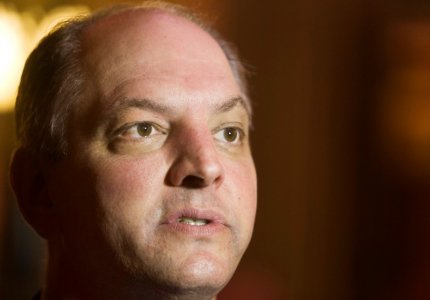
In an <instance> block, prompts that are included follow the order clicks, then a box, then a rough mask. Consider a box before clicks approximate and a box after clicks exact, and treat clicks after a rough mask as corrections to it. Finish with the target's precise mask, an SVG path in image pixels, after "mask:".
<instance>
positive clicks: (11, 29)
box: [0, 4, 89, 113]
mask: <svg viewBox="0 0 430 300" xmlns="http://www.w3.org/2000/svg"><path fill="white" fill-rule="evenodd" d="M88 11H89V9H88V8H86V7H84V6H76V7H71V6H67V7H59V8H56V9H54V10H51V11H50V12H48V13H47V14H45V15H44V16H43V17H42V19H41V21H40V22H36V21H35V18H34V17H33V16H32V15H31V13H28V12H24V13H22V14H20V13H18V12H16V11H14V10H12V9H9V8H6V7H5V6H3V5H1V4H0V113H1V112H4V111H10V110H12V109H13V106H14V103H15V98H16V93H17V90H18V85H19V81H20V78H21V73H22V69H23V67H24V63H25V60H26V58H27V56H28V54H29V53H30V51H31V50H32V49H33V48H34V47H35V46H36V45H37V43H38V42H39V40H40V39H41V38H43V37H44V36H45V35H46V34H47V33H48V32H49V31H50V30H51V29H52V28H53V27H54V26H55V25H56V24H57V23H59V22H61V21H64V20H67V19H69V18H72V17H74V16H76V15H82V14H86V13H87V12H88Z"/></svg>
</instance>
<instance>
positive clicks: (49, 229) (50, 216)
mask: <svg viewBox="0 0 430 300" xmlns="http://www.w3.org/2000/svg"><path fill="white" fill-rule="evenodd" d="M47 168H48V165H47V163H44V162H42V161H41V160H39V159H37V158H35V157H34V156H32V155H31V154H30V153H29V152H28V151H27V150H25V149H23V148H19V149H17V150H16V151H15V153H14V154H13V157H12V162H11V166H10V183H11V186H12V189H13V191H14V193H15V196H16V199H17V201H18V205H19V208H20V210H21V212H22V214H23V216H24V218H25V219H26V221H27V222H28V223H29V224H30V225H31V226H32V227H33V228H34V230H36V232H37V233H38V234H39V235H40V236H42V237H43V238H45V239H50V238H52V237H53V235H54V234H55V232H56V230H57V222H56V219H57V217H56V214H55V208H54V205H53V202H52V201H51V199H50V197H49V194H48V188H47V184H48V182H47Z"/></svg>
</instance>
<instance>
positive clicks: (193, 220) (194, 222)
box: [177, 217, 210, 226]
mask: <svg viewBox="0 0 430 300" xmlns="http://www.w3.org/2000/svg"><path fill="white" fill-rule="evenodd" d="M177 222H178V223H183V224H186V225H191V226H204V225H207V224H209V223H210V221H209V220H207V219H197V218H190V217H180V218H178V219H177Z"/></svg>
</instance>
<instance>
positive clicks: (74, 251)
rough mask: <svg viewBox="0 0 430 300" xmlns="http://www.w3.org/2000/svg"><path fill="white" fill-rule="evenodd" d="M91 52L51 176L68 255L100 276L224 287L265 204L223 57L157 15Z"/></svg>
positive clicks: (122, 28)
mask: <svg viewBox="0 0 430 300" xmlns="http://www.w3.org/2000/svg"><path fill="white" fill-rule="evenodd" d="M83 45H84V49H85V52H84V53H85V55H84V64H85V70H86V75H87V86H88V90H87V92H86V97H85V98H84V99H82V101H80V102H79V103H78V104H77V106H76V107H75V108H74V109H73V111H72V117H71V120H70V122H69V131H68V139H69V141H70V154H69V155H68V156H67V157H66V158H65V159H64V160H63V161H61V162H60V163H58V165H56V166H54V168H53V170H52V173H51V179H50V180H51V181H50V186H51V188H50V191H49V193H50V197H51V198H52V199H54V200H53V201H54V207H55V209H56V210H57V211H58V219H59V221H58V222H59V228H60V231H61V251H62V253H63V256H64V257H68V258H69V260H70V261H72V262H71V264H72V265H76V266H79V268H81V270H82V271H86V272H88V273H91V274H94V272H97V273H99V274H98V276H100V278H104V277H106V276H107V277H110V278H116V279H117V280H119V281H120V280H122V279H123V278H134V279H139V278H140V279H142V280H143V281H147V282H150V284H155V285H160V286H165V287H179V288H184V289H193V288H196V287H204V288H209V289H211V288H213V289H214V290H215V289H219V288H220V287H222V286H223V285H224V284H225V283H226V282H227V281H228V279H229V278H230V276H231V275H232V274H233V272H234V270H235V268H236V266H237V264H238V262H239V260H240V258H241V256H242V254H243V252H244V251H245V249H246V247H247V245H248V243H249V241H250V238H251V234H252V228H253V224H254V217H255V209H256V174H255V169H254V164H253V160H252V157H251V153H250V147H249V140H248V127H249V117H248V114H247V111H246V109H245V107H244V105H243V100H241V97H240V96H241V93H240V90H239V87H238V85H237V83H236V81H235V79H234V77H233V74H232V72H231V69H230V67H229V65H228V62H227V60H226V58H225V56H224V54H223V53H222V50H221V49H220V48H219V46H218V45H217V44H216V42H215V41H214V40H213V39H212V38H211V37H209V35H208V34H207V33H205V32H203V31H202V30H201V29H199V28H198V27H197V26H195V25H194V24H192V23H190V22H188V21H186V20H184V19H181V18H178V17H175V16H171V15H167V14H165V13H161V12H154V11H153V12H149V13H148V12H146V13H144V12H133V13H122V14H120V15H117V16H112V17H108V18H106V19H104V20H102V21H100V22H99V23H97V24H95V25H92V26H91V27H90V28H89V29H88V30H87V31H86V32H85V33H84V39H83Z"/></svg>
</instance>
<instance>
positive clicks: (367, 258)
mask: <svg viewBox="0 0 430 300" xmlns="http://www.w3.org/2000/svg"><path fill="white" fill-rule="evenodd" d="M106 2H113V1H102V0H91V1H90V0H88V1H86V3H85V4H86V5H89V6H90V7H92V8H96V7H99V6H100V5H101V4H105V3H106ZM175 2H178V3H184V4H187V5H191V6H193V7H195V8H197V9H198V10H200V11H203V12H207V13H208V14H209V15H211V16H215V17H216V18H215V21H216V26H217V27H218V28H219V30H220V31H221V32H222V33H223V34H224V35H225V36H226V37H227V38H228V39H229V40H231V41H233V42H235V43H236V44H237V45H238V47H239V49H240V52H241V54H242V56H243V58H244V59H245V61H246V62H248V63H249V65H250V66H251V69H252V70H253V72H254V73H255V75H254V76H253V77H252V78H251V86H252V95H253V99H254V103H255V111H256V113H255V128H256V129H255V132H254V133H253V135H254V136H253V144H254V156H255V160H256V164H257V169H258V175H259V208H258V216H257V223H256V229H255V235H254V239H253V241H252V244H251V246H250V248H249V251H248V252H247V254H246V255H245V258H244V260H243V262H242V264H241V266H240V268H239V270H238V272H237V274H236V275H235V277H234V279H233V281H232V282H231V284H230V285H229V286H228V287H227V289H226V291H225V292H224V294H223V295H221V296H220V299H221V300H222V299H269V300H270V299H292V300H308V299H309V300H325V299H327V300H343V299H345V300H348V299H351V300H353V299H357V300H361V299H363V300H368V299H369V300H373V299H374V300H379V299H394V300H397V299H398V300H401V299H405V300H406V299H407V300H425V299H430V259H429V253H430V2H429V1H424V0H422V1H418V0H415V1H410V0H408V1H406V0H405V1H399V0H397V1H395V0H391V1H389V0H386V1H383V0H379V1H371V0H369V1H364V0H361V1H360V0H349V1H344V0H288V1H287V0H286V1H275V0H272V1H261V0H260V1H258V0H206V1H204V0H201V1H193V0H189V1H175ZM37 3H38V5H41V6H43V7H44V8H45V9H46V10H49V9H52V8H54V7H57V6H59V5H64V4H82V1H71V0H70V1H59V0H45V1H43V0H38V2H37ZM14 5H15V7H16V8H17V9H19V10H20V11H24V10H26V9H28V7H30V6H32V5H34V1H32V0H15V1H14ZM0 47H1V45H0ZM12 126H13V125H12V116H11V113H9V114H3V115H0V142H1V144H0V155H1V156H0V180H1V181H0V214H1V215H0V254H1V256H0V257H1V260H0V263H1V265H0V267H1V269H0V270H1V272H0V276H1V277H0V280H1V281H0V289H1V290H0V299H29V297H30V295H31V294H32V293H33V291H34V290H35V289H37V287H38V286H39V284H40V272H41V271H40V269H41V266H42V265H43V263H44V261H43V255H42V253H43V251H42V250H41V249H42V248H41V245H42V243H41V242H40V241H39V240H38V239H37V238H35V237H34V235H33V234H32V233H31V231H28V230H27V229H26V227H25V226H23V225H22V223H20V218H19V216H18V215H17V214H16V210H15V208H14V204H13V201H12V197H11V194H10V192H9V191H8V189H7V183H6V178H5V177H6V169H7V163H8V157H9V155H10V151H11V149H12V147H13V137H12V135H11V134H12V132H13V127H12Z"/></svg>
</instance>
